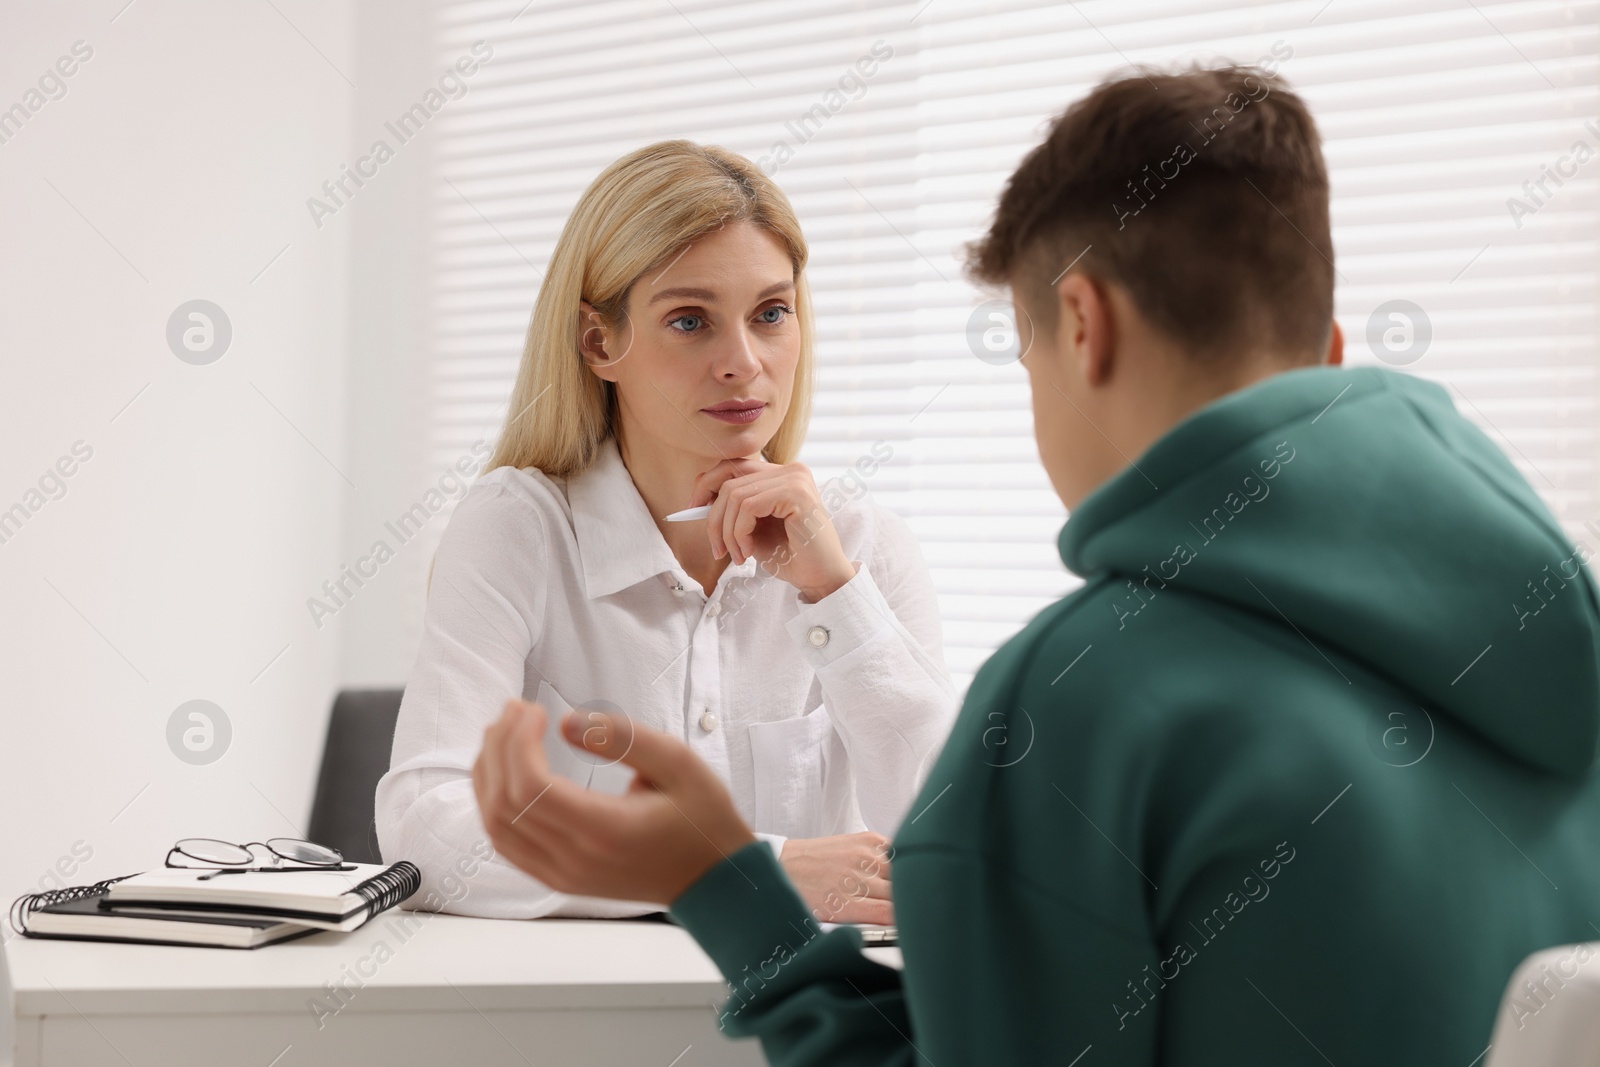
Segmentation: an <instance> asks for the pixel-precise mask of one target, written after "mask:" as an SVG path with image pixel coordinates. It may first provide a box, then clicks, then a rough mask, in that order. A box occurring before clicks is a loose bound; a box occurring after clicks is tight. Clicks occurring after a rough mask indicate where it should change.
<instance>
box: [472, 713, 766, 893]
mask: <svg viewBox="0 0 1600 1067" xmlns="http://www.w3.org/2000/svg"><path fill="white" fill-rule="evenodd" d="M544 729H545V711H544V708H543V707H542V706H541V705H539V704H534V703H530V702H528V701H525V700H512V701H508V702H507V703H506V708H505V713H504V714H503V715H502V716H501V717H500V721H499V722H496V723H495V724H494V725H493V726H490V727H489V729H488V730H487V731H485V732H484V736H483V750H482V751H481V752H480V753H479V755H478V759H477V762H476V763H475V764H473V767H472V786H473V790H474V791H475V792H476V794H477V798H478V809H479V812H480V813H481V814H482V816H483V826H484V829H485V830H486V831H488V834H489V840H490V841H491V842H493V844H494V847H495V850H496V851H497V852H499V853H500V854H501V855H502V856H504V857H505V858H506V859H507V860H509V861H510V862H511V863H513V864H515V865H516V866H517V867H519V868H521V869H522V870H524V871H526V872H527V873H528V874H531V875H533V876H534V877H535V878H537V879H539V881H541V882H543V883H544V884H545V885H547V886H549V887H550V888H552V889H555V890H557V891H559V892H562V893H576V894H581V895H583V896H595V897H611V898H613V899H617V900H643V901H650V902H652V903H657V904H671V903H672V902H673V901H674V900H676V899H677V898H678V896H679V894H681V893H682V892H683V891H684V890H685V889H688V888H689V887H690V886H691V885H693V884H694V883H695V882H696V881H698V880H699V879H700V877H701V875H703V874H705V873H706V871H708V870H710V869H711V868H712V867H714V866H716V865H717V864H718V863H720V862H721V861H722V860H723V859H724V858H725V857H727V856H731V855H732V854H733V853H735V852H737V851H738V850H739V849H741V848H743V847H744V846H745V845H748V844H750V843H751V842H753V841H754V840H755V839H756V838H755V835H754V834H752V833H751V832H750V829H749V827H747V826H745V824H744V820H742V819H741V818H740V817H739V812H738V810H737V809H736V808H735V807H734V805H733V798H732V797H730V796H729V795H728V790H727V787H726V786H724V785H723V784H722V780H721V779H719V778H718V777H717V775H716V772H714V771H713V770H712V769H711V768H710V767H708V766H706V765H705V763H703V762H701V760H700V759H699V758H698V757H697V756H696V755H695V754H694V753H693V752H691V751H690V750H689V747H688V746H687V745H685V744H684V743H683V742H682V741H679V740H677V739H676V738H673V737H668V736H667V735H666V734H663V733H659V732H657V731H655V730H651V729H649V728H647V727H644V726H639V725H637V724H635V723H634V722H633V721H632V720H630V719H628V718H627V717H625V716H622V715H615V714H607V713H603V712H598V711H587V712H583V713H580V712H576V711H573V712H568V713H567V716H566V718H565V719H563V720H562V722H561V732H562V734H563V735H564V736H565V737H566V740H567V743H568V744H570V745H572V746H573V747H574V748H581V749H585V750H587V751H589V752H592V753H594V754H595V755H596V756H599V757H601V758H602V759H604V760H606V761H608V762H612V763H616V762H620V763H625V764H627V765H628V766H630V767H632V768H633V769H634V771H635V776H634V780H633V784H632V785H631V786H630V787H629V789H628V791H627V792H626V793H625V794H623V795H622V796H613V795H610V794H606V793H598V792H591V791H589V790H586V789H584V788H583V787H582V786H580V785H578V784H577V783H575V782H573V781H570V780H569V779H566V778H563V777H561V776H559V775H557V774H553V773H552V772H551V771H550V767H549V764H548V763H547V761H546V759H545V754H544V745H543V738H544Z"/></svg>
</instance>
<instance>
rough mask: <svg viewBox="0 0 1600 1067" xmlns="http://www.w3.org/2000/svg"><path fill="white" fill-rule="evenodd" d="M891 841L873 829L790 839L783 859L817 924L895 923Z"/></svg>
mask: <svg viewBox="0 0 1600 1067" xmlns="http://www.w3.org/2000/svg"><path fill="white" fill-rule="evenodd" d="M892 851H893V850H892V848H891V847H890V845H889V839H888V838H887V837H884V836H883V835H882V834H879V833H874V832H872V831H871V830H863V831H862V832H861V833H858V834H839V835H838V836H835V837H805V838H793V837H791V838H790V839H788V840H787V841H785V842H784V843H783V852H782V854H781V855H780V856H779V857H778V862H779V863H780V864H782V866H783V869H784V871H785V872H787V873H788V875H789V881H791V882H793V883H794V887H795V889H796V890H797V891H798V892H799V894H800V899H801V900H804V901H805V902H806V907H808V908H810V909H811V914H812V915H813V916H814V917H815V918H816V919H817V921H818V922H826V923H881V924H884V925H889V924H892V923H893V922H894V905H893V904H892V903H891V902H890V896H889V855H890V853H891V852H892Z"/></svg>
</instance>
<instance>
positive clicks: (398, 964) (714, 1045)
mask: <svg viewBox="0 0 1600 1067" xmlns="http://www.w3.org/2000/svg"><path fill="white" fill-rule="evenodd" d="M402 920H408V921H409V922H410V924H411V926H412V927H413V931H412V932H411V933H410V936H409V938H407V937H406V936H403V935H404V931H403V930H401V929H400V928H399V927H398V925H397V924H398V923H399V922H400V921H402ZM380 943H382V945H383V946H384V949H380V948H379V945H380ZM385 950H386V951H387V954H388V957H389V958H388V959H387V960H386V961H383V960H381V956H383V955H384V953H385ZM869 952H870V955H872V957H873V958H874V959H877V960H879V961H880V962H884V963H888V964H890V965H893V966H899V963H900V953H899V950H898V949H872V950H869ZM5 954H6V957H7V960H8V962H9V965H10V974H11V986H12V989H13V995H14V999H15V1003H14V1005H13V1011H14V1012H15V1015H14V1025H15V1030H16V1032H15V1039H16V1064H17V1067H68V1065H70V1067H85V1065H99V1064H108V1065H116V1067H127V1065H130V1064H131V1065H133V1067H186V1065H190V1064H228V1065H230V1067H231V1065H251V1067H269V1065H271V1067H306V1065H312V1064H317V1065H320V1064H328V1065H333V1064H338V1065H341V1067H348V1065H350V1064H363V1065H366V1064H373V1065H381V1064H391V1063H392V1064H427V1065H429V1067H437V1065H450V1064H470V1065H472V1067H496V1065H500V1064H505V1065H508V1067H525V1065H527V1064H537V1065H538V1067H558V1065H563V1064H574V1065H580V1064H581V1065H584V1067H591V1065H607V1064H619V1065H627V1067H669V1065H671V1067H707V1065H712V1064H728V1065H731V1064H759V1063H762V1062H763V1060H762V1058H761V1052H760V1047H759V1046H758V1045H757V1044H756V1043H755V1042H753V1041H739V1042H734V1041H730V1040H729V1039H727V1038H726V1037H724V1036H723V1035H722V1034H721V1033H720V1032H719V1031H718V1029H717V1024H716V1018H715V1015H714V1013H713V1011H712V1005H714V1004H718V1003H720V1002H721V1001H722V999H723V997H724V995H725V988H726V987H725V986H724V985H723V984H722V980H721V978H720V976H719V975H718V974H717V971H716V968H715V967H713V966H712V964H711V961H710V960H709V959H707V958H706V956H705V954H704V953H703V952H701V951H700V948H699V946H697V945H696V944H695V943H694V941H693V940H692V939H691V938H690V937H689V936H688V935H687V934H686V933H684V932H683V931H682V930H680V929H678V928H677V927H675V926H670V925H667V924H664V923H642V922H583V921H576V920H561V919H544V920H538V921H534V922H516V921H503V920H493V919H469V918H463V917H460V916H454V915H435V916H426V915H418V914H415V913H410V912H402V911H396V912H391V913H389V914H388V915H386V916H384V917H382V918H380V919H379V920H377V921H376V922H374V923H371V924H369V925H368V926H367V927H365V928H363V929H361V930H357V931H355V932H354V933H349V934H336V933H319V934H316V935H313V936H312V937H308V938H305V939H302V940H299V941H292V942H288V943H285V944H279V945H269V946H267V947H265V948H261V949H256V950H254V951H250V952H244V951H234V950H223V949H203V948H177V947H165V946H156V945H120V944H103V943H102V944H96V943H91V942H71V941H46V940H35V939H30V938H21V937H19V938H14V939H13V940H11V941H10V942H9V943H8V944H7V945H6V946H5ZM341 982H342V983H344V984H345V985H346V987H347V989H348V990H349V992H348V993H347V994H346V996H345V998H344V1003H343V1005H342V1006H341V1005H340V1002H339V1000H337V999H334V998H333V996H332V995H331V994H330V993H329V992H328V990H327V988H326V986H327V984H329V983H333V984H339V983H341ZM0 986H3V983H0ZM319 998H320V1000H321V1001H322V1003H323V1009H322V1015H323V1018H321V1019H320V1023H321V1026H320V1027H319V1018H318V1015H319V1012H318V1010H317V1009H316V1007H315V1006H314V1005H315V1003H316V1001H317V1000H318V999H319ZM333 1008H338V1010H337V1012H333V1010H332V1009H333Z"/></svg>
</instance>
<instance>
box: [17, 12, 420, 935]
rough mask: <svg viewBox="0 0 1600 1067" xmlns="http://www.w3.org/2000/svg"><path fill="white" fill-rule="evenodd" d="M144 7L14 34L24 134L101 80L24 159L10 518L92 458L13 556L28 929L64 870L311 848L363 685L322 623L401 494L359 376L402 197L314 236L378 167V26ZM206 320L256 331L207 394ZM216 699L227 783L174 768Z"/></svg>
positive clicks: (79, 874)
mask: <svg viewBox="0 0 1600 1067" xmlns="http://www.w3.org/2000/svg"><path fill="white" fill-rule="evenodd" d="M125 3H126V0H95V2H93V3H89V2H84V3H73V4H48V5H46V4H28V5H10V6H8V8H7V9H6V11H5V13H4V14H3V15H0V108H7V107H10V106H11V105H12V104H14V103H18V102H19V101H21V102H25V100H26V98H25V94H26V93H27V92H28V90H29V89H30V87H33V86H35V85H36V83H37V79H38V78H39V77H40V76H41V75H43V74H44V73H45V72H46V71H47V70H48V69H49V68H51V66H52V64H54V63H55V62H56V60H57V58H58V57H61V56H65V55H70V54H71V50H72V48H73V45H74V42H77V41H83V42H85V44H86V45H87V47H88V48H91V49H92V50H93V54H92V56H91V57H90V58H89V59H88V60H87V61H85V62H83V63H82V64H81V66H80V67H79V68H78V69H77V70H76V71H75V73H74V74H73V75H72V77H71V78H70V79H67V80H66V82H65V84H66V87H67V92H66V94H65V96H63V97H61V98H60V99H54V100H50V101H49V102H47V103H44V104H43V106H42V107H40V108H39V110H38V111H37V113H34V114H31V115H30V116H29V117H28V118H27V121H26V122H25V124H23V126H22V128H21V129H20V131H17V132H15V134H14V136H11V137H10V139H9V140H8V141H5V142H4V143H0V203H4V205H5V214H4V220H5V221H4V236H3V245H0V249H3V250H0V510H3V509H6V508H10V507H11V506H12V505H14V504H17V503H19V502H21V503H23V504H24V505H25V506H26V504H27V503H28V502H29V498H28V497H27V493H28V491H29V490H30V488H33V487H36V486H37V483H38V480H39V478H40V477H41V475H43V474H44V473H45V472H46V471H47V469H48V468H50V467H51V465H52V464H54V463H55V462H56V461H57V459H58V457H62V456H65V455H69V454H70V451H71V449H72V447H73V445H74V443H75V442H79V441H82V442H84V444H85V446H87V448H90V449H92V450H93V455H92V458H90V459H89V460H88V461H87V462H86V463H83V464H82V465H81V467H79V468H78V469H77V470H76V471H75V473H74V474H73V475H72V476H71V477H70V479H67V480H66V482H65V485H66V493H65V495H64V496H62V497H61V498H60V499H54V500H48V501H47V502H44V503H43V505H42V506H41V507H39V508H38V510H37V512H36V513H32V514H30V515H28V516H27V518H26V522H25V523H24V524H23V525H22V527H21V529H20V530H19V531H17V532H15V533H14V536H10V537H9V539H8V540H6V541H5V542H4V543H0V605H3V606H4V608H3V611H0V805H3V812H4V814H3V825H4V833H3V835H0V897H3V898H4V901H6V902H9V900H10V899H11V897H12V896H13V895H15V894H16V893H18V892H21V891H24V890H26V889H28V888H29V887H33V886H37V885H38V884H39V883H40V882H41V881H45V880H47V878H48V876H49V875H50V873H51V871H52V869H53V868H55V867H56V866H57V865H58V864H59V865H60V867H61V868H62V869H63V871H65V872H67V873H66V874H65V876H64V877H63V880H64V881H66V882H68V883H77V882H81V881H85V880H92V879H97V878H103V877H107V876H110V875H115V874H122V873H127V872H129V871H132V870H137V869H142V868H144V867H148V866H153V865H158V864H159V863H160V862H161V859H162V856H163V854H164V851H165V849H166V847H167V845H168V844H169V843H170V842H171V841H172V840H173V839H174V838H175V837H177V836H180V835H218V836H223V837H229V838H235V839H241V838H246V837H249V838H255V839H259V838H261V837H263V836H267V835H274V834H292V833H295V832H297V831H299V830H302V829H303V828H304V821H305V818H306V816H307V814H308V811H309V806H310V797H311V789H312V784H313V780H314V775H315V770H316V760H317V757H318V754H319V752H320V748H321V734H322V728H323V725H324V722H325V719H326V714H327V708H328V706H329V702H330V700H331V697H332V695H333V693H334V691H335V690H336V688H337V686H338V683H339V677H340V655H341V649H340V645H339V640H338V636H339V635H338V633H337V631H336V630H335V629H333V628H324V629H323V630H321V631H318V630H317V629H315V628H314V627H313V626H312V625H311V624H310V621H309V617H308V613H307V610H306V606H305V600H306V597H307V596H309V595H310V594H311V593H312V592H313V591H314V590H315V589H316V587H317V585H318V584H319V583H320V582H321V581H322V580H323V579H324V578H326V577H328V576H329V575H331V574H333V573H334V570H335V568H336V567H337V565H338V562H339V561H340V560H341V558H343V551H342V550H343V547H344V545H343V540H342V537H343V534H342V530H343V527H344V516H345V513H346V511H347V509H350V510H351V511H352V513H356V512H358V511H359V507H360V505H361V503H362V502H363V501H370V500H377V499H381V493H382V492H383V491H384V488H385V487H384V485H383V484H382V483H381V480H380V479H378V478H376V477H374V476H373V474H372V472H373V469H374V464H373V463H372V462H371V457H370V456H369V455H368V454H367V453H366V452H365V451H364V450H363V448H362V447H361V446H360V443H359V440H358V439H357V438H359V434H358V433H357V432H356V431H359V430H360V429H361V427H360V426H359V425H356V426H352V425H351V424H350V422H349V419H348V417H347V407H348V394H349V392H350V390H351V389H352V386H354V387H355V388H357V389H362V388H370V389H383V388H386V387H387V386H386V385H385V383H384V382H383V381H382V380H381V375H377V376H375V375H374V373H373V371H374V367H375V361H374V359H373V358H372V354H373V352H374V351H376V348H377V346H381V345H382V344H384V343H385V341H386V338H384V337H381V336H373V335H370V334H363V335H360V336H359V337H358V338H357V340H358V342H359V343H360V344H361V345H363V346H364V347H362V349H361V352H362V354H363V358H364V359H365V362H363V361H362V359H357V360H355V361H352V360H351V358H350V357H349V356H348V355H347V351H348V347H349V344H350V341H351V339H352V331H351V329H350V326H349V323H350V310H349V309H350V306H351V301H352V295H353V294H354V296H355V297H356V298H357V299H371V297H372V292H371V290H370V289H369V288H367V287H366V286H365V285H364V284H363V281H362V280H361V279H359V278H358V279H355V283H354V284H352V269H351V258H350V249H351V245H352V241H353V239H354V236H355V235H356V234H357V233H359V232H360V229H361V227H363V226H365V225H367V223H366V221H365V220H364V219H362V218H361V215H360V212H361V211H362V210H363V209H364V208H365V206H366V205H365V203H363V199H362V198H365V200H368V201H371V202H372V203H373V204H377V203H380V202H381V201H382V199H383V198H384V197H385V196H386V195H388V194H387V193H386V192H385V191H384V190H383V189H381V188H380V187H378V186H376V185H375V186H374V187H372V188H370V189H368V190H364V191H363V192H362V193H361V197H359V198H357V199H356V200H355V201H354V202H353V203H352V204H351V205H350V208H349V209H348V210H345V211H341V212H340V213H338V214H337V215H336V216H334V217H332V218H330V219H326V220H324V225H323V226H322V227H321V228H320V229H318V228H317V227H316V226H315V225H314V224H313V223H312V220H311V217H310V214H309V213H308V210H307V207H306V200H307V198H308V197H309V196H311V195H313V194H314V193H316V192H317V190H318V188H319V186H320V185H321V184H322V182H323V181H324V180H326V179H328V178H330V177H332V176H335V175H336V173H337V169H338V166H339V165H340V164H341V163H344V162H350V161H353V160H354V158H355V157H354V155H353V154H352V151H351V149H352V137H353V136H354V134H356V133H357V132H359V131H358V130H357V125H358V124H357V123H356V118H357V117H358V116H360V115H361V114H362V112H363V110H364V105H363V106H358V103H357V102H358V101H363V100H364V98H363V97H362V95H361V93H360V92H358V91H357V90H355V89H353V88H352V87H351V85H350V84H349V83H348V81H347V79H349V80H351V81H356V80H358V79H360V78H365V77H366V76H368V74H369V73H370V71H368V70H367V69H366V68H365V67H364V65H363V64H361V63H358V62H356V61H355V59H354V48H353V42H354V39H355V36H354V30H355V26H356V22H357V15H358V5H357V2H356V0H335V2H326V0H322V2H319V0H273V3H272V4H265V3H261V4H256V3H250V4H214V3H203V2H200V0H187V2H183V0H165V2H162V3H153V2H149V0H144V2H136V3H133V4H132V5H131V6H127V7H124V4H125ZM7 132H10V130H9V129H8V131H7ZM363 139H364V134H363ZM383 177H384V179H390V178H397V177H398V175H397V174H395V173H392V172H386V173H385V174H384V175H383ZM280 253H281V254H280ZM269 263H270V266H269ZM194 298H204V299H207V300H210V301H213V302H215V303H216V304H217V305H219V306H220V307H221V308H223V309H224V311H225V312H226V314H227V316H228V318H229V319H230V320H231V323H232V330H233V338H232V342H231V346H230V347H229V348H228V350H227V351H226V353H225V354H223V356H222V357H221V358H220V359H218V360H217V361H216V362H214V363H211V364H209V365H205V366H195V365H190V364H188V363H185V362H182V361H180V360H179V359H178V358H176V356H175V355H174V354H173V352H172V351H171V350H170V349H169V347H168V343H167V340H166V336H165V335H166V328H167V320H168V317H169V315H170V314H171V313H172V312H173V310H174V309H175V308H176V307H177V306H178V305H179V304H181V303H183V302H185V301H188V300H191V299H194ZM354 369H361V370H362V373H361V374H360V375H357V376H355V377H354V379H353V380H352V378H351V374H352V372H353V370H354ZM340 470H343V474H341V473H340ZM346 477H348V478H349V479H350V480H351V481H353V482H354V483H355V485H356V488H352V487H351V485H349V484H347V483H346V480H345V479H346ZM374 599H375V598H374ZM280 653H281V654H280ZM269 664H270V666H269ZM196 698H203V699H206V700H210V701H214V702H215V703H216V704H217V705H219V706H220V707H221V708H222V709H223V710H224V712H225V713H226V715H227V717H228V719H229V720H230V721H231V724H232V733H233V736H232V740H231V743H230V745H229V747H228V748H227V751H226V753H225V754H224V755H223V756H222V758H220V759H219V760H217V761H216V762H214V763H211V764H209V765H204V766H196V765H191V764H189V763H186V762H183V761H182V760H180V759H179V758H178V757H177V756H176V755H174V752H173V751H172V750H171V749H170V748H169V745H168V740H167V725H168V719H169V716H171V715H172V713H173V711H174V710H175V709H176V708H177V707H178V706H179V705H180V704H182V703H183V702H185V701H189V700H192V699H196ZM74 850H76V857H75V856H74ZM8 933H9V932H8Z"/></svg>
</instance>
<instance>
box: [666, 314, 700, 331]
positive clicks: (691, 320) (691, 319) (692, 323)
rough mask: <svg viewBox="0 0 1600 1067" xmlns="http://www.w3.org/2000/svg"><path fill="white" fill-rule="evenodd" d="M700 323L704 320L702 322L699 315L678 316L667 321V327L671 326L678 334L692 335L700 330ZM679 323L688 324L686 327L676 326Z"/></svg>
mask: <svg viewBox="0 0 1600 1067" xmlns="http://www.w3.org/2000/svg"><path fill="white" fill-rule="evenodd" d="M702 321H704V320H702V319H701V318H700V316H699V315H679V316H678V317H677V318H675V319H669V320H668V322H667V325H668V326H671V327H672V328H673V329H675V330H677V331H678V332H679V333H694V332H695V331H696V330H698V329H699V328H700V323H701V322H702ZM680 322H684V323H688V325H687V326H681V327H680V326H679V325H678V323H680Z"/></svg>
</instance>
